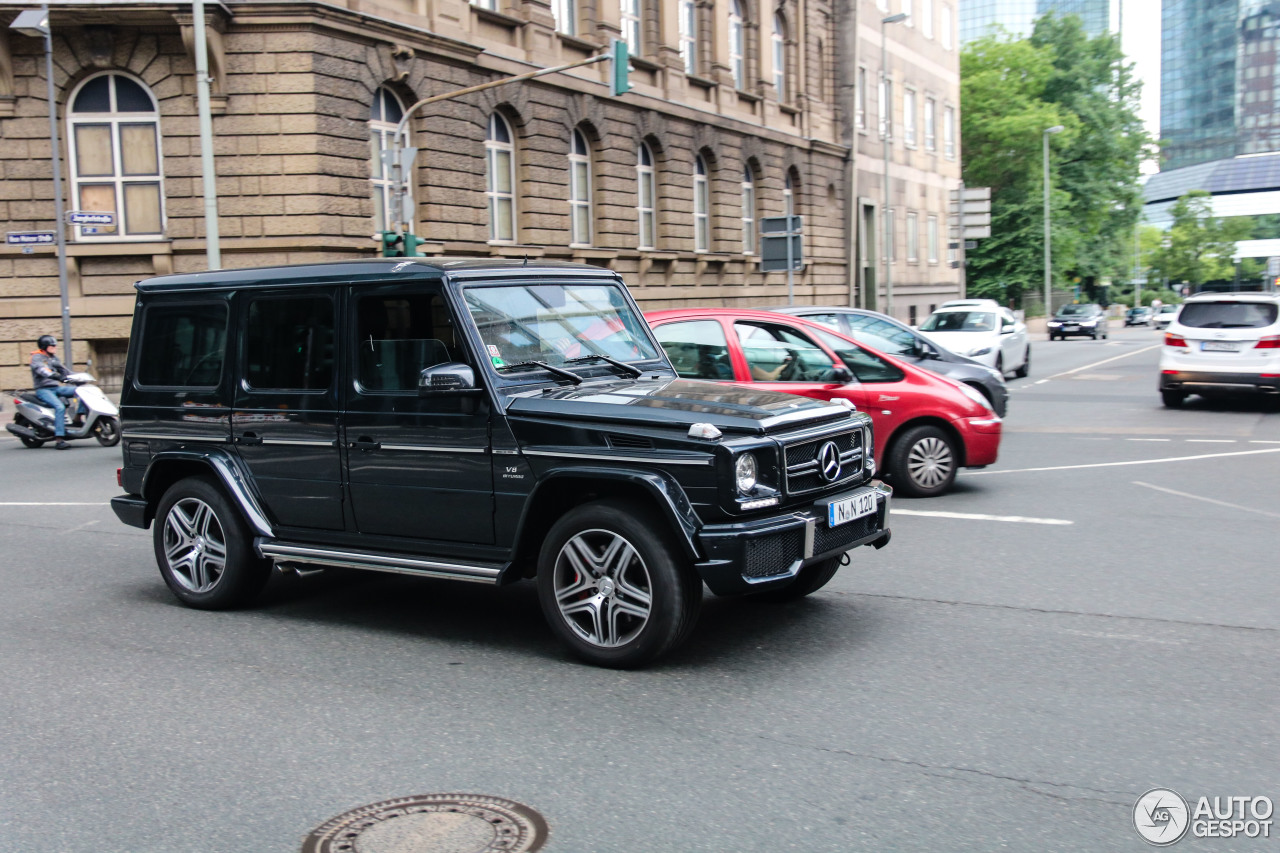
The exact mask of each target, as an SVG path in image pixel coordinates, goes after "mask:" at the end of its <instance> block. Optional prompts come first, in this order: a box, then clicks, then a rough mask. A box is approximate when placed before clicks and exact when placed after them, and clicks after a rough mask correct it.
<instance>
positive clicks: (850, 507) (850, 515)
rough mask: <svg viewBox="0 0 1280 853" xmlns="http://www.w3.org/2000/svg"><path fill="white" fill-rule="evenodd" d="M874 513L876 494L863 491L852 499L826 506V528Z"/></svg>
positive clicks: (833, 502)
mask: <svg viewBox="0 0 1280 853" xmlns="http://www.w3.org/2000/svg"><path fill="white" fill-rule="evenodd" d="M875 511H876V493H875V492H873V491H870V490H868V491H865V492H862V493H861V494H856V495H854V496H853V497H849V498H844V499H843V500H838V501H832V502H831V503H829V504H827V526H828V527H838V526H839V525H841V524H844V523H846V522H849V521H853V520H854V519H855V518H862V517H863V516H864V515H871V513H873V512H875Z"/></svg>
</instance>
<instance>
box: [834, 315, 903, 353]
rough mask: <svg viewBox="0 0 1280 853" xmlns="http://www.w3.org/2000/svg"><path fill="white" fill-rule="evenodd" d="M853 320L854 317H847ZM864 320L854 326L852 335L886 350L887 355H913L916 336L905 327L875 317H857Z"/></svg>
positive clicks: (875, 347)
mask: <svg viewBox="0 0 1280 853" xmlns="http://www.w3.org/2000/svg"><path fill="white" fill-rule="evenodd" d="M849 319H850V321H853V319H854V318H852V317H851V318H849ZM858 319H860V320H863V321H865V322H863V323H861V324H860V325H859V326H857V327H855V328H854V331H853V337H854V338H857V339H858V340H859V341H861V342H862V343H864V344H866V345H867V346H869V347H871V348H872V349H878V350H880V351H881V352H886V353H888V354H889V355H913V354H914V353H915V351H916V338H915V335H913V334H911V333H910V332H908V331H907V330H905V329H900V328H898V327H897V326H895V325H893V324H892V323H886V322H885V321H884V320H877V319H876V318H875V317H862V318H858Z"/></svg>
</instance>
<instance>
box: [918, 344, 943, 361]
mask: <svg viewBox="0 0 1280 853" xmlns="http://www.w3.org/2000/svg"><path fill="white" fill-rule="evenodd" d="M916 355H917V356H918V357H919V358H934V359H937V358H942V353H940V352H938V349H937V347H935V346H934V345H933V344H931V343H929V342H927V341H916Z"/></svg>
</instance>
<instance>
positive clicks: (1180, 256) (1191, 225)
mask: <svg viewBox="0 0 1280 853" xmlns="http://www.w3.org/2000/svg"><path fill="white" fill-rule="evenodd" d="M1169 213H1170V214H1172V216H1173V226H1172V227H1171V228H1170V229H1169V233H1168V235H1167V236H1166V238H1165V241H1164V245H1163V246H1162V247H1161V248H1160V250H1159V251H1158V252H1156V254H1155V258H1154V259H1153V263H1152V267H1153V270H1154V271H1155V272H1156V274H1157V275H1159V276H1160V277H1161V278H1163V279H1166V280H1168V281H1169V282H1172V283H1174V284H1180V283H1183V282H1185V283H1187V284H1190V285H1192V287H1193V289H1194V287H1195V286H1197V285H1201V284H1204V283H1205V282H1208V281H1230V280H1233V279H1234V278H1235V275H1236V270H1235V265H1234V263H1233V262H1232V260H1231V256H1232V255H1233V254H1234V253H1235V250H1236V243H1237V242H1238V241H1240V240H1246V239H1248V238H1249V237H1251V236H1252V235H1253V233H1254V227H1255V226H1254V222H1253V220H1252V219H1250V218H1248V217H1243V216H1239V217H1232V218H1229V219H1222V218H1219V217H1216V216H1214V215H1213V201H1212V198H1211V196H1210V195H1209V193H1207V192H1205V191H1204V190H1192V191H1191V192H1189V193H1186V194H1185V195H1183V196H1181V197H1179V198H1178V200H1177V201H1176V202H1174V204H1173V207H1172V208H1170V209H1169ZM1250 271H1252V269H1251V270H1250Z"/></svg>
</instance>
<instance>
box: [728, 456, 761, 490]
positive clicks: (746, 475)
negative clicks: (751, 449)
mask: <svg viewBox="0 0 1280 853" xmlns="http://www.w3.org/2000/svg"><path fill="white" fill-rule="evenodd" d="M733 473H734V477H735V478H736V479H737V481H738V491H739V492H740V493H741V494H744V495H745V494H748V493H750V492H751V490H752V489H754V488H755V487H756V458H755V457H754V456H752V455H751V454H750V453H744V454H742V455H741V456H739V457H738V462H737V464H735V465H734V466H733Z"/></svg>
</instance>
